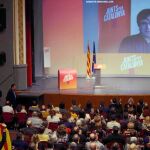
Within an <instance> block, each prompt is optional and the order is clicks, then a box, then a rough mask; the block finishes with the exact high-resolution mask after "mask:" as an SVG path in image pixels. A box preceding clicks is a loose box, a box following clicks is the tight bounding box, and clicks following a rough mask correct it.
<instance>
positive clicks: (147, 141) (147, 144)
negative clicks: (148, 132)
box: [143, 136, 150, 150]
mask: <svg viewBox="0 0 150 150" xmlns="http://www.w3.org/2000/svg"><path fill="white" fill-rule="evenodd" d="M143 141H144V147H145V150H149V149H150V138H149V136H146V137H144V139H143Z"/></svg>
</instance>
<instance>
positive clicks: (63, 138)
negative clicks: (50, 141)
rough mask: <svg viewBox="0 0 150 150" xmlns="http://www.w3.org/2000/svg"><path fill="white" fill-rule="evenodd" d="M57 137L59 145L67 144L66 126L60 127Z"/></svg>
mask: <svg viewBox="0 0 150 150" xmlns="http://www.w3.org/2000/svg"><path fill="white" fill-rule="evenodd" d="M56 136H57V143H64V144H67V142H68V134H67V132H66V126H65V125H64V124H61V125H59V126H58V128H57V130H56Z"/></svg>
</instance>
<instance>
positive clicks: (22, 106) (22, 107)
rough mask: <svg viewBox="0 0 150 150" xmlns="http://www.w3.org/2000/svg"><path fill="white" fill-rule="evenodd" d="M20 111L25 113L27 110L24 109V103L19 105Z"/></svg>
mask: <svg viewBox="0 0 150 150" xmlns="http://www.w3.org/2000/svg"><path fill="white" fill-rule="evenodd" d="M21 112H22V113H26V114H27V110H26V107H25V105H21Z"/></svg>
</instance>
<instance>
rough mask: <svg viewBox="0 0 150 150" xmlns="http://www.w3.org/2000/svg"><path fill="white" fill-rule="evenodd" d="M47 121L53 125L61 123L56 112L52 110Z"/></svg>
mask: <svg viewBox="0 0 150 150" xmlns="http://www.w3.org/2000/svg"><path fill="white" fill-rule="evenodd" d="M46 120H47V121H48V122H53V123H58V122H60V119H59V117H58V116H56V112H55V110H51V111H50V112H49V115H48V116H47V118H46Z"/></svg>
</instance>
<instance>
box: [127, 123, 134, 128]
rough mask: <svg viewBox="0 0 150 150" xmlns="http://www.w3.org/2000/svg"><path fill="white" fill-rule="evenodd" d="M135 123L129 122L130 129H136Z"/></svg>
mask: <svg viewBox="0 0 150 150" xmlns="http://www.w3.org/2000/svg"><path fill="white" fill-rule="evenodd" d="M134 126H135V125H134V123H133V122H128V124H127V128H128V129H134Z"/></svg>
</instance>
